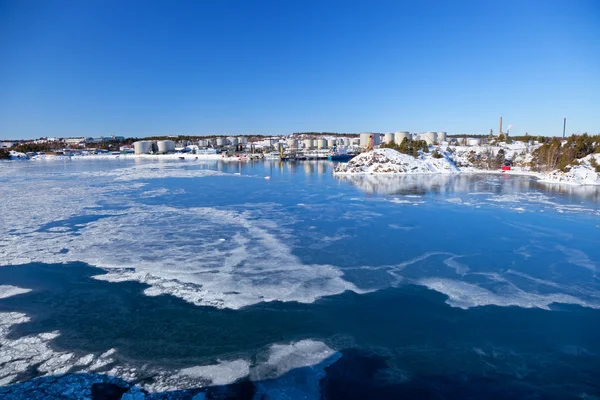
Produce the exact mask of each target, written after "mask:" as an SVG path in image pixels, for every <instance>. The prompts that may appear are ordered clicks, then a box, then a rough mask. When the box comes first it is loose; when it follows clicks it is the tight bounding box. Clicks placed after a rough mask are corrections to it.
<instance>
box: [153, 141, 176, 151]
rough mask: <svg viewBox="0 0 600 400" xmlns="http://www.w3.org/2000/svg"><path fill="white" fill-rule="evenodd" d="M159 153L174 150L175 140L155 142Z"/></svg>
mask: <svg viewBox="0 0 600 400" xmlns="http://www.w3.org/2000/svg"><path fill="white" fill-rule="evenodd" d="M156 147H157V148H158V152H159V153H170V152H173V151H175V142H174V141H172V140H159V141H158V142H156Z"/></svg>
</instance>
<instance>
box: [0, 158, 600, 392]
mask: <svg viewBox="0 0 600 400" xmlns="http://www.w3.org/2000/svg"><path fill="white" fill-rule="evenodd" d="M0 168H1V170H0V171H1V172H0V185H1V187H2V189H3V190H2V193H3V194H2V203H1V205H0V211H1V217H0V230H1V231H2V232H1V234H2V235H1V238H0V264H1V265H3V266H2V267H0V289H1V290H0V313H2V314H1V315H3V323H2V325H0V344H1V345H2V347H0V379H2V380H1V381H0V382H1V383H2V385H3V386H1V387H0V395H3V396H4V397H6V398H27V397H30V398H36V397H40V396H41V395H42V394H44V395H48V396H50V397H49V398H98V399H99V398H121V396H122V395H123V394H124V393H143V394H144V395H145V396H147V397H148V398H181V399H191V398H192V397H193V396H202V395H205V396H206V398H265V399H268V398H273V399H279V398H324V399H346V398H356V399H364V398H436V399H438V398H439V399H464V398H503V399H504V398H506V399H508V398H511V399H512V398H533V399H537V398H539V399H545V398H556V399H562V398H595V397H593V396H596V397H598V396H600V378H598V376H600V375H598V373H597V371H598V370H600V340H598V334H599V333H600V318H599V317H600V311H599V310H598V308H599V307H600V284H599V281H598V277H597V268H598V265H600V263H599V261H600V247H599V246H598V244H599V243H598V242H599V241H600V235H599V234H598V233H599V229H600V228H599V226H600V212H599V209H600V203H599V201H600V200H599V197H598V196H599V195H598V190H597V189H595V188H575V187H561V186H545V185H541V184H539V183H537V182H535V181H533V180H532V179H531V178H528V177H515V176H510V177H504V176H496V175H470V176H469V175H460V176H451V177H442V176H408V177H374V176H367V177H336V176H333V175H332V173H331V165H330V164H329V163H326V162H318V163H317V162H306V163H295V164H291V163H279V162H275V163H257V164H233V163H230V164H222V163H221V164H217V163H211V162H205V163H203V162H163V163H158V162H139V161H138V162H135V161H128V160H114V161H72V162H56V163H51V162H46V163H35V162H28V163H5V164H2V165H0ZM265 177H269V178H270V179H265ZM14 288H23V289H30V291H28V292H26V293H21V294H14V293H15V292H14V290H15V289H14ZM11 290H12V291H13V292H11ZM2 293H4V295H2ZM88 361H89V362H88ZM206 366H210V368H205V367H206ZM198 367H200V369H195V368H198ZM67 388H71V389H73V390H71V392H69V393H67V391H68V390H67ZM52 396H54V397H52ZM69 396H70V397H69ZM586 396H587V397H586ZM198 398H200V397H198Z"/></svg>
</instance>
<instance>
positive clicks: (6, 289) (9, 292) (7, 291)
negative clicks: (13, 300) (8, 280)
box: [0, 285, 31, 299]
mask: <svg viewBox="0 0 600 400" xmlns="http://www.w3.org/2000/svg"><path fill="white" fill-rule="evenodd" d="M29 292H31V289H24V288H20V287H17V286H11V285H0V299H5V298H7V297H12V296H17V295H19V294H24V293H29Z"/></svg>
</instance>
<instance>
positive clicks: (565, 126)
mask: <svg viewBox="0 0 600 400" xmlns="http://www.w3.org/2000/svg"><path fill="white" fill-rule="evenodd" d="M566 130H567V117H565V119H564V120H563V139H564V138H565V132H566Z"/></svg>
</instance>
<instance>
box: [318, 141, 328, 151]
mask: <svg viewBox="0 0 600 400" xmlns="http://www.w3.org/2000/svg"><path fill="white" fill-rule="evenodd" d="M325 147H327V140H325V139H317V149H324V148H325Z"/></svg>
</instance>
